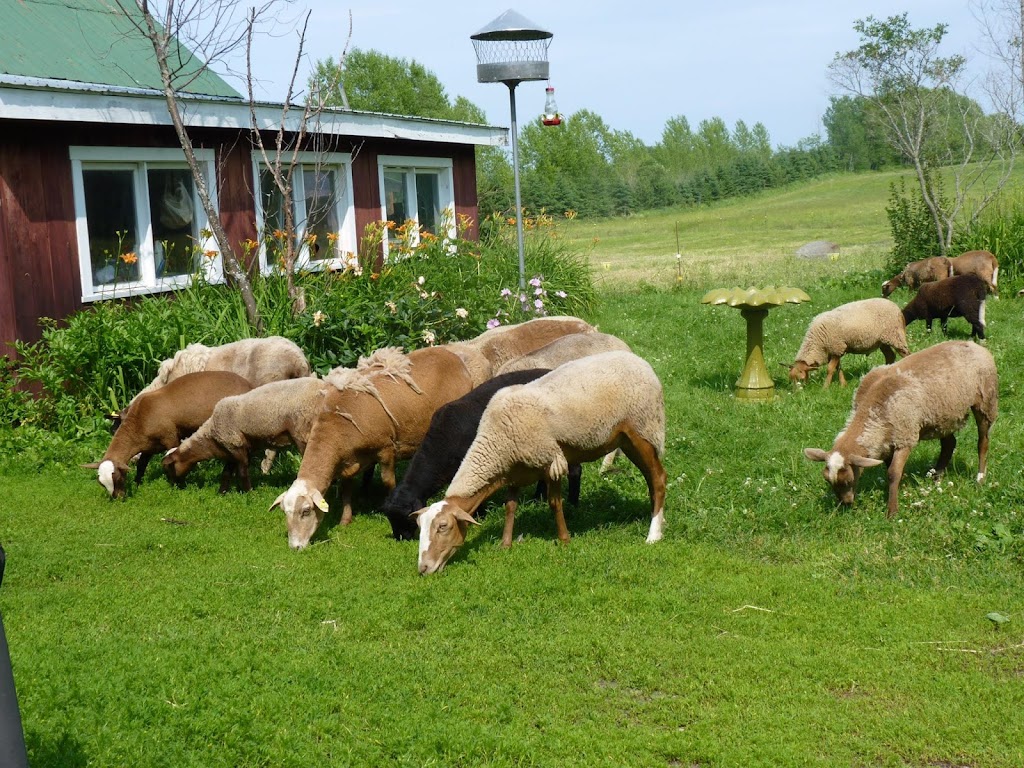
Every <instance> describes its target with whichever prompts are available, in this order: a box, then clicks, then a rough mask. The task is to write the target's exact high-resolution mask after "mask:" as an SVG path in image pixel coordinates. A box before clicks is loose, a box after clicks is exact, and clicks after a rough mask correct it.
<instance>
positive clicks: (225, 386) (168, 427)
mask: <svg viewBox="0 0 1024 768" xmlns="http://www.w3.org/2000/svg"><path fill="white" fill-rule="evenodd" d="M251 389H252V385H251V384H250V383H249V382H248V381H246V380H245V379H243V378H242V377H241V376H239V375H238V374H237V373H231V372H230V371H201V372H199V373H189V374H186V375H185V376H181V377H179V378H177V379H175V380H174V381H172V382H170V383H169V384H167V385H166V386H163V387H161V388H160V389H156V390H153V391H151V392H144V393H141V394H140V395H139V396H138V397H137V398H136V399H135V401H134V402H133V403H132V404H131V405H130V406H129V407H128V409H127V412H126V414H125V417H124V420H123V422H122V424H121V428H120V429H118V430H117V433H116V434H115V435H114V437H113V439H112V440H111V441H110V445H109V446H108V447H107V450H106V452H105V453H104V454H103V458H102V459H101V460H100V461H99V462H95V463H92V464H83V465H82V466H83V467H87V468H89V469H97V470H98V479H99V482H100V485H102V486H103V487H104V488H106V489H107V493H109V494H110V495H111V497H121V496H124V492H125V480H126V478H127V476H128V461H129V460H130V459H131V458H132V456H135V455H136V454H139V461H138V465H137V467H136V470H135V482H136V483H141V482H142V478H143V476H144V475H145V473H146V466H147V465H148V464H149V460H150V459H151V458H152V456H153V454H154V453H156V452H158V451H161V452H162V451H168V450H170V449H171V448H175V447H176V446H177V445H178V444H179V443H180V442H181V441H182V440H183V439H184V438H186V437H188V436H189V435H191V434H192V433H193V432H195V431H196V430H197V429H199V427H200V426H201V425H202V424H203V422H205V421H206V420H207V419H208V418H210V414H212V413H213V409H214V407H215V406H216V405H217V403H218V402H220V400H221V399H223V398H225V397H230V396H231V395H240V394H243V393H244V392H248V391H249V390H251Z"/></svg>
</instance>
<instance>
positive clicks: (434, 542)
mask: <svg viewBox="0 0 1024 768" xmlns="http://www.w3.org/2000/svg"><path fill="white" fill-rule="evenodd" d="M413 514H414V515H415V516H416V523H417V525H419V527H420V554H419V569H420V575H422V576H425V575H426V574H428V573H437V572H438V571H440V570H441V569H442V568H444V566H445V563H447V562H448V560H449V558H451V556H452V555H454V554H455V552H456V551H457V550H458V548H459V547H461V546H462V544H463V542H465V541H466V529H467V528H468V527H469V526H470V525H480V523H478V522H477V521H476V520H475V519H474V518H473V516H472V515H471V514H469V512H467V511H466V510H464V509H462V507H460V506H458V505H457V504H454V503H452V502H450V501H447V500H445V501H438V502H435V503H434V504H431V505H430V506H429V507H427V508H425V509H421V510H419V511H418V512H414V513H413Z"/></svg>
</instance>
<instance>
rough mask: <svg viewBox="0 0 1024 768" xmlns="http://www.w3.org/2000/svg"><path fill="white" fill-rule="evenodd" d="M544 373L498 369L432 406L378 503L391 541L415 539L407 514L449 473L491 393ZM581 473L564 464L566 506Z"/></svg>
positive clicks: (577, 495) (577, 493)
mask: <svg viewBox="0 0 1024 768" xmlns="http://www.w3.org/2000/svg"><path fill="white" fill-rule="evenodd" d="M546 373H549V371H548V369H546V368H530V369H528V370H525V371H515V372H513V373H504V374H502V375H500V376H495V377H494V378H493V379H489V380H488V381H485V382H484V383H483V384H481V385H480V386H479V387H476V388H475V389H474V390H472V391H471V392H470V393H469V394H467V395H464V396H463V397H461V398H459V399H458V400H454V401H452V402H450V403H448V404H447V405H445V406H442V407H441V408H438V409H437V412H436V413H435V414H434V416H433V418H431V420H430V428H429V429H428V430H427V434H426V436H425V437H424V438H423V442H422V443H420V447H419V448H418V449H417V451H416V453H415V455H414V456H413V457H412V461H410V462H409V466H408V467H407V468H406V470H405V474H404V475H403V476H402V481H401V482H400V483H399V484H398V485H397V486H396V487H395V490H394V491H392V492H391V494H390V495H389V496H388V498H387V500H386V501H385V502H384V513H385V514H386V515H387V516H388V520H389V521H390V522H391V531H392V533H393V534H394V537H395V538H396V539H398V540H399V541H402V540H404V539H414V538H416V536H417V535H418V532H417V528H416V521H415V519H414V518H413V517H412V513H413V512H415V511H416V510H418V509H422V508H423V507H424V506H426V503H427V499H429V498H430V497H431V496H433V495H434V494H435V493H437V492H438V491H440V490H441V489H443V488H444V487H445V486H446V485H448V483H450V482H451V480H452V478H453V477H455V473H456V472H457V471H458V469H459V465H460V464H461V463H462V459H463V458H464V457H465V455H466V452H467V451H468V450H469V446H470V445H472V443H473V438H475V437H476V430H477V427H478V426H480V418H481V417H482V416H483V413H484V410H485V409H486V408H487V404H488V403H489V402H491V398H492V397H494V394H495V393H496V392H497V391H498V390H499V389H502V388H503V387H509V386H512V385H515V384H526V383H527V382H530V381H533V380H534V379H539V378H540V377H541V376H543V375H544V374H546ZM581 474H582V468H581V467H580V465H579V464H575V465H572V466H570V467H569V490H568V497H569V502H570V503H571V504H576V503H577V502H578V501H579V498H580V476H581Z"/></svg>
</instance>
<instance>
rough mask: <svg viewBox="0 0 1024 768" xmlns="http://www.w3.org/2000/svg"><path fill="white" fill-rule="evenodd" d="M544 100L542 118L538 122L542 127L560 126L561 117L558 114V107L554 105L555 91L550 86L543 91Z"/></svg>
mask: <svg viewBox="0 0 1024 768" xmlns="http://www.w3.org/2000/svg"><path fill="white" fill-rule="evenodd" d="M545 93H546V96H545V99H544V117H542V118H541V119H540V121H541V122H542V123H543V124H544V125H561V124H562V116H561V115H560V114H558V105H557V104H555V89H554V88H553V87H552V86H550V85H549V86H548V87H547V88H546V89H545Z"/></svg>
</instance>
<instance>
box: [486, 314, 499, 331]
mask: <svg viewBox="0 0 1024 768" xmlns="http://www.w3.org/2000/svg"><path fill="white" fill-rule="evenodd" d="M499 325H501V320H499V319H498V318H496V317H492V318H491V319H490V320H488V321H487V327H488V329H490V328H497V327H498V326H499Z"/></svg>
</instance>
